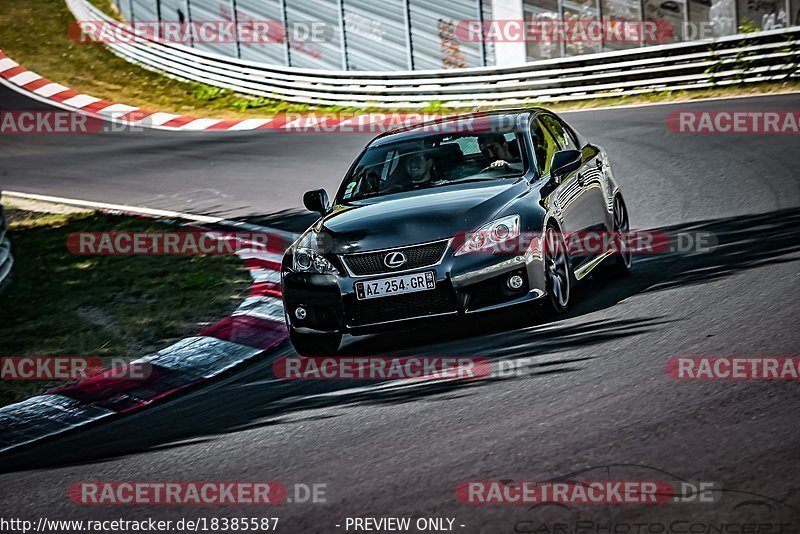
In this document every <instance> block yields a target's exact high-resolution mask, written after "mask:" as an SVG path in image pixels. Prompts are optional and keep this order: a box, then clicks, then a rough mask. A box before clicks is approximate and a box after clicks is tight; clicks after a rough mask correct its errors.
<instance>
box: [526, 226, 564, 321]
mask: <svg viewBox="0 0 800 534" xmlns="http://www.w3.org/2000/svg"><path fill="white" fill-rule="evenodd" d="M542 245H543V246H542V248H543V259H544V275H545V285H546V294H545V296H544V297H543V298H542V299H539V301H537V302H536V305H535V306H533V307H531V308H530V311H531V312H532V315H533V316H534V317H539V316H541V315H553V314H559V313H564V312H565V311H566V310H567V308H568V307H569V299H570V294H571V292H572V282H573V278H572V270H571V269H570V266H569V256H568V253H567V245H566V243H564V238H563V236H562V235H561V233H560V232H558V231H557V230H556V228H555V227H554V226H552V225H548V227H547V230H546V231H545V233H544V240H543V243H542Z"/></svg>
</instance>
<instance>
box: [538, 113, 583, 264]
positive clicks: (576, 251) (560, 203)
mask: <svg viewBox="0 0 800 534" xmlns="http://www.w3.org/2000/svg"><path fill="white" fill-rule="evenodd" d="M541 116H542V115H537V116H536V117H534V118H533V119H531V141H532V143H533V144H532V146H533V149H534V153H535V156H536V160H537V166H539V174H540V176H542V177H544V179H546V180H547V179H549V176H550V162H551V161H552V159H553V155H554V154H555V153H556V152H557V151H559V150H562V149H563V148H564V146H562V144H561V143H559V141H558V140H557V139H556V137H555V135H554V134H553V133H552V132H551V131H550V129H549V128H547V127H546V126H545V125H544V123H543V122H542V121H541V120H540V117H541ZM573 148H574V147H573ZM582 168H583V167H581V169H582ZM581 169H579V170H578V171H575V172H572V173H570V174H568V175H567V176H564V177H563V178H562V179H561V181H560V182H557V183H556V182H553V185H554V187H553V188H552V189H551V190H550V191H549V192H548V194H547V197H546V199H545V201H546V203H547V204H548V205H549V206H550V209H551V211H552V213H553V214H554V215H555V217H556V219H557V220H558V221H559V224H560V225H561V230H562V232H563V233H564V240H565V241H566V243H567V246H568V247H569V252H570V260H571V266H572V269H573V271H576V270H578V269H580V268H581V267H582V266H583V265H585V264H586V262H588V261H590V260H591V258H590V257H589V256H588V255H587V254H586V251H585V250H584V247H582V246H580V245H581V241H580V239H581V237H582V236H583V235H584V234H585V232H587V231H589V230H590V229H591V228H592V226H593V224H594V217H593V215H592V213H591V205H590V204H589V202H587V198H586V197H584V188H583V186H582V184H581V179H580V177H579V175H580V174H581V173H580V170H581Z"/></svg>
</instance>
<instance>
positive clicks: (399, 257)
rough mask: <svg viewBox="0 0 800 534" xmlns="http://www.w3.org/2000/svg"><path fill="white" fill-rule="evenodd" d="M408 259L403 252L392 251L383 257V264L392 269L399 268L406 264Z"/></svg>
mask: <svg viewBox="0 0 800 534" xmlns="http://www.w3.org/2000/svg"><path fill="white" fill-rule="evenodd" d="M407 261H408V260H407V259H406V255H405V254H403V253H402V252H390V253H389V254H387V255H386V256H384V258H383V264H384V265H386V266H387V267H388V268H390V269H397V268H398V267H402V266H403V265H405V264H406V262H407Z"/></svg>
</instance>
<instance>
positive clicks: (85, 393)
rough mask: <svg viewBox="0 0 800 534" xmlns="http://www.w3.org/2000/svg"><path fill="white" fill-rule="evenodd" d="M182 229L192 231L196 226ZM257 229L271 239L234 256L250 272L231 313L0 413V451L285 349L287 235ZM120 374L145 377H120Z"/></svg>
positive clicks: (138, 405)
mask: <svg viewBox="0 0 800 534" xmlns="http://www.w3.org/2000/svg"><path fill="white" fill-rule="evenodd" d="M110 211H112V210H110ZM113 211H115V212H118V210H113ZM133 214H134V215H141V212H138V213H133ZM162 220H163V219H162ZM172 222H176V221H172ZM182 224H183V225H184V226H193V227H195V223H193V222H192V223H186V222H184V223H182ZM195 228H196V227H195ZM200 229H201V230H204V231H209V230H208V229H207V228H200ZM261 231H263V232H266V233H268V234H269V238H268V246H267V250H266V251H264V250H247V249H243V250H241V251H239V252H238V253H237V255H239V257H240V258H241V259H242V260H243V261H244V262H245V263H246V264H247V266H248V267H249V269H250V273H251V276H252V279H253V285H252V287H251V289H250V293H249V295H248V297H247V298H246V299H245V300H244V301H243V302H242V303H241V305H240V306H239V307H238V308H237V309H236V310H235V311H234V312H233V314H231V315H230V316H229V317H226V318H224V319H222V320H221V321H219V322H217V323H216V324H214V325H212V326H209V327H208V328H205V329H204V330H202V331H201V332H199V333H198V334H197V335H196V336H193V337H189V338H186V339H183V340H181V341H179V342H177V343H175V344H174V345H171V346H169V347H167V348H165V349H163V350H160V351H158V352H157V353H155V354H151V355H148V356H145V357H143V358H140V359H138V360H135V361H132V362H130V363H129V364H127V365H126V366H123V368H121V369H116V370H114V371H113V372H111V371H109V372H106V373H103V374H100V375H96V376H93V377H90V378H87V379H84V380H81V381H79V382H77V383H75V384H72V385H68V386H64V387H60V388H57V389H54V390H51V391H48V392H46V393H45V394H43V395H39V396H36V397H32V398H30V399H27V400H24V401H22V402H19V403H16V404H12V405H9V406H6V407H3V408H0V429H2V432H0V452H7V451H9V450H12V449H16V448H17V447H21V446H23V445H27V444H31V443H33V442H36V441H39V440H41V439H44V438H48V437H53V436H55V435H57V434H61V433H63V432H66V431H69V430H73V429H75V428H77V427H81V426H85V425H88V424H90V423H95V422H97V421H100V420H103V419H107V418H111V417H114V416H118V415H120V414H125V413H129V412H131V411H134V410H137V409H140V408H144V407H146V406H148V405H151V404H153V403H154V402H156V401H158V400H159V399H162V398H164V397H167V396H169V395H171V394H174V393H176V392H179V391H181V390H184V389H186V388H188V387H189V386H193V385H196V384H198V383H200V382H202V381H204V380H208V379H210V378H212V377H214V376H217V375H219V374H220V373H222V372H224V371H226V370H228V369H231V368H232V367H235V366H236V365H239V364H241V363H242V362H244V361H246V360H249V359H251V358H254V357H255V356H258V355H260V354H263V353H264V352H265V351H267V350H269V349H274V348H276V347H278V345H280V344H281V343H283V342H284V341H285V340H286V339H287V337H288V335H287V330H286V324H285V322H284V317H283V303H282V300H281V287H280V262H281V257H282V253H283V250H284V249H285V248H286V246H288V245H289V244H290V241H289V240H288V239H289V238H290V235H289V234H287V233H285V232H281V231H278V230H272V229H266V228H263V227H262V228H261ZM209 232H210V233H212V234H213V233H214V232H213V231H209ZM272 243H274V244H272ZM144 369H146V372H145V373H142V372H141V371H142V370H144ZM120 373H122V375H123V376H125V377H127V376H131V377H135V376H145V378H141V379H139V378H136V379H132V378H131V379H129V378H120ZM137 373H138V374H137ZM114 375H116V376H114Z"/></svg>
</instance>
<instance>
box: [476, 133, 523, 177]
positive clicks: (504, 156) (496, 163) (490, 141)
mask: <svg viewBox="0 0 800 534" xmlns="http://www.w3.org/2000/svg"><path fill="white" fill-rule="evenodd" d="M478 148H479V149H480V151H481V152H482V153H483V155H484V156H486V157H487V158H489V160H490V161H491V163H490V164H489V167H487V169H496V168H500V167H511V165H510V164H511V163H519V162H520V159H519V158H518V157H516V156H515V155H514V154H512V153H511V150H509V148H508V141H506V138H505V136H503V134H500V133H486V134H481V135H479V136H478Z"/></svg>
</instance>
